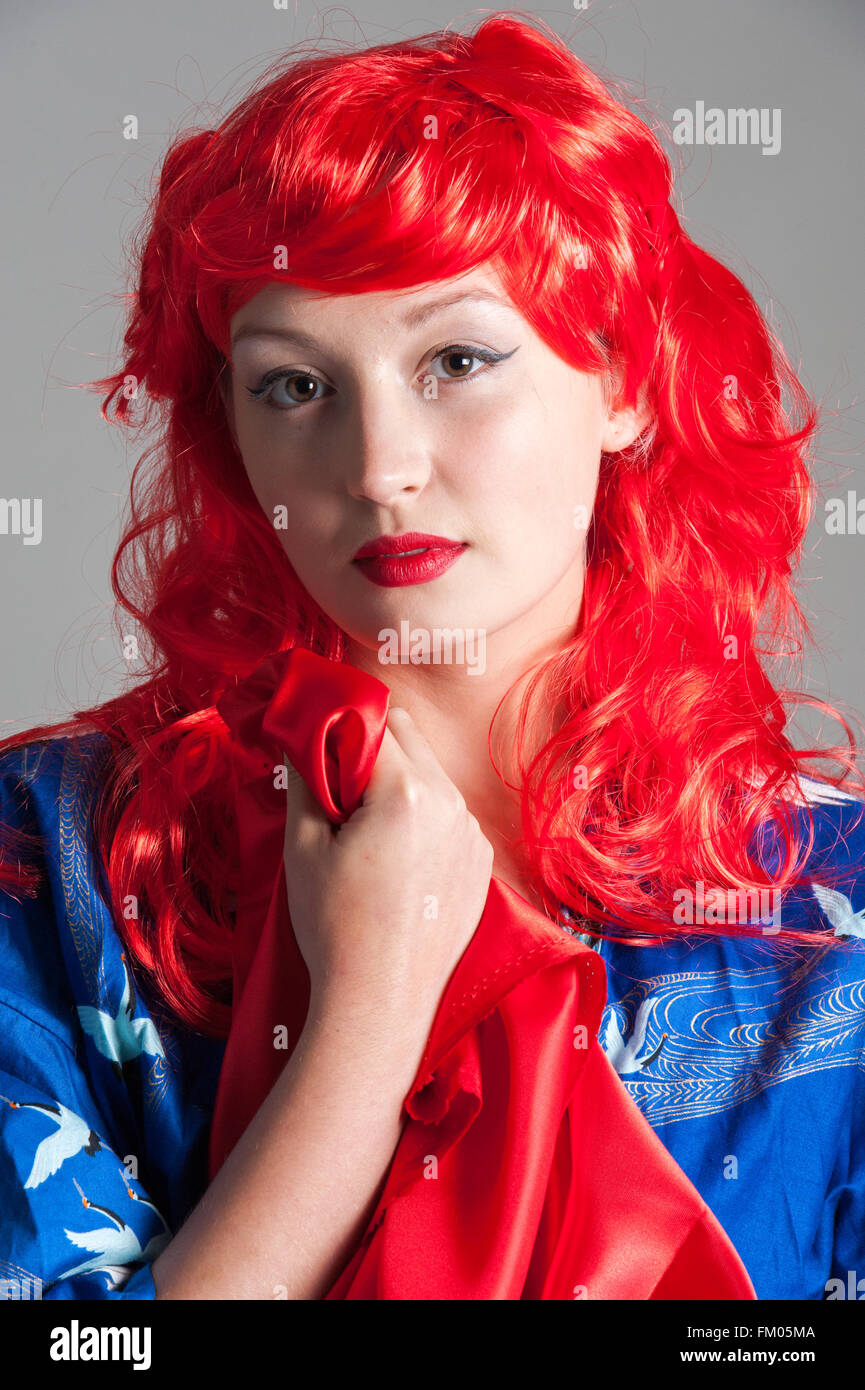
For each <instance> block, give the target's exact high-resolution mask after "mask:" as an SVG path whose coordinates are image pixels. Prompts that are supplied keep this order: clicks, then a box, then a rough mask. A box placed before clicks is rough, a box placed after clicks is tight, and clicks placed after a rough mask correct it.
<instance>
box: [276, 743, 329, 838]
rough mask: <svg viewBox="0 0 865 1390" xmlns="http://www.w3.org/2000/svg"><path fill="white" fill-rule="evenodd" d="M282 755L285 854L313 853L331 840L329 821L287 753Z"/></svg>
mask: <svg viewBox="0 0 865 1390" xmlns="http://www.w3.org/2000/svg"><path fill="white" fill-rule="evenodd" d="M282 756H283V765H284V768H285V773H284V781H285V849H286V852H287V853H291V852H293V851H296V850H300V851H301V852H307V851H309V850H314V849H315V848H316V847H317V846H319V845H321V844H322V843H323V842H324V841H325V840H329V839H330V837H331V833H332V827H331V823H330V820H329V818H328V816H327V815H326V814H325V811H324V809H323V808H322V806H321V805H320V803H319V802H318V800H317V799H316V798H315V797H314V796H313V794H312V792H311V791H310V789H309V787H308V786H307V784H306V782H305V781H304V779H303V777H301V775H300V773H299V772H298V770H297V768H296V767H294V766H293V765H292V763H291V762H289V759H288V757H287V756H286V754H285V752H284V751H283V755H282Z"/></svg>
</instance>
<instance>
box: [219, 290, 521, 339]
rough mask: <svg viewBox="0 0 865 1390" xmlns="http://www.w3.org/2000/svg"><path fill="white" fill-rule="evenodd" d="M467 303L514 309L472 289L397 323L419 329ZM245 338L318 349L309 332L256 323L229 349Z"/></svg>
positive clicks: (240, 332) (411, 312) (425, 306)
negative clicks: (273, 340) (444, 313)
mask: <svg viewBox="0 0 865 1390" xmlns="http://www.w3.org/2000/svg"><path fill="white" fill-rule="evenodd" d="M469 303H480V304H484V303H487V304H494V305H497V306H498V308H500V309H513V307H514V306H513V305H512V304H511V302H510V300H507V299H503V298H502V297H501V295H498V294H495V293H494V292H493V291H492V290H471V291H469V292H468V293H463V294H452V295H449V296H448V297H447V298H444V299H434V300H432V301H431V302H430V303H428V304H421V305H418V306H417V307H416V308H414V309H408V310H407V311H406V312H405V313H404V314H403V315H402V316H401V319H400V322H401V325H402V326H403V327H404V328H420V327H422V325H423V324H424V323H426V321H427V320H428V319H430V318H432V316H433V314H437V313H438V312H439V311H440V310H441V309H450V308H452V307H453V306H454V305H455V304H469ZM244 338H284V339H286V340H289V341H291V342H294V343H299V344H300V345H301V346H302V347H308V348H316V347H318V343H317V342H316V339H315V338H314V337H313V336H312V334H311V333H304V332H303V331H302V329H296V328H269V327H267V326H266V325H262V326H260V327H258V326H256V325H255V324H248V325H247V326H246V327H245V328H241V329H238V331H237V333H236V334H235V335H234V337H233V338H232V340H231V345H232V347H233V348H234V347H236V346H237V344H238V343H239V342H241V341H242V340H243V339H244Z"/></svg>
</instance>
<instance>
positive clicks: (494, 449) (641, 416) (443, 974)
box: [152, 267, 649, 1299]
mask: <svg viewBox="0 0 865 1390" xmlns="http://www.w3.org/2000/svg"><path fill="white" fill-rule="evenodd" d="M478 291H481V292H485V293H486V294H488V295H495V296H496V297H497V298H498V299H499V300H500V301H501V302H500V303H498V304H494V303H491V302H489V301H482V300H472V299H466V298H463V300H462V301H461V302H459V303H452V304H450V306H449V307H437V308H435V309H433V308H432V306H433V305H435V304H437V303H438V302H439V301H441V300H443V299H445V298H447V299H452V298H456V297H457V296H468V295H473V294H475V293H477V292H478ZM422 308H424V309H426V308H428V309H429V314H428V316H427V317H426V318H425V320H424V321H423V323H421V322H416V323H415V324H414V325H413V326H409V324H408V323H407V321H406V315H407V314H410V313H411V312H412V311H418V310H420V309H422ZM264 329H267V330H270V331H281V332H283V333H285V334H288V333H293V334H295V335H297V334H303V335H305V337H304V339H303V341H302V342H301V341H300V339H299V338H297V337H295V338H294V339H293V340H289V339H288V338H279V337H275V336H268V337H263V336H257V335H258V333H259V332H260V331H261V330H264ZM244 330H251V331H252V330H254V331H255V333H256V336H254V337H253V336H244V337H242V338H241V337H239V335H240V334H241V333H242V332H243V331H244ZM231 333H232V360H231V372H230V373H227V374H226V376H225V378H224V381H225V387H224V392H223V398H224V401H225V407H226V416H227V421H228V426H229V428H230V430H231V432H232V435H233V437H234V439H235V441H236V443H237V446H238V450H239V452H240V455H241V457H242V460H243V466H244V467H245V468H246V471H247V474H248V476H249V480H250V483H251V486H252V489H253V491H254V493H255V496H256V498H257V499H258V502H259V504H260V505H261V507H262V508H263V510H264V512H265V513H266V514H267V515H268V516H271V517H272V516H273V514H274V513H273V508H274V507H277V506H283V505H284V506H285V507H286V514H287V517H288V526H287V528H286V529H280V530H278V532H277V534H278V536H279V538H280V540H281V542H282V544H283V546H284V548H285V551H286V553H287V555H288V558H289V560H290V561H291V564H292V565H293V567H294V569H295V572H296V574H297V575H298V578H299V579H300V581H301V583H303V584H304V586H305V587H306V588H307V590H308V591H309V593H310V594H311V595H312V596H313V597H314V598H315V599H316V601H317V602H318V603H319V604H320V605H321V607H322V608H323V609H324V610H325V612H327V613H328V614H329V615H330V616H331V617H332V618H333V619H334V620H335V621H336V622H337V623H338V624H339V625H340V626H341V627H342V628H343V629H344V630H345V631H346V632H347V633H348V634H349V639H350V652H349V660H350V661H351V663H352V664H353V665H354V666H357V667H359V668H361V669H364V670H367V671H369V672H371V673H372V674H373V675H375V676H377V677H378V678H379V679H380V680H383V681H384V682H385V683H386V684H387V685H388V686H389V688H390V690H391V711H390V714H389V717H388V723H387V729H386V731H385V737H384V741H383V743H382V746H381V750H380V753H379V757H378V761H377V763H376V767H375V769H374V772H373V776H372V779H371V781H370V785H369V788H368V791H367V793H366V795H365V797H364V804H363V805H362V806H361V808H360V809H359V810H358V811H357V812H356V813H355V815H354V816H352V817H351V819H350V820H349V821H348V822H347V824H346V825H345V826H344V827H343V828H342V829H341V830H340V832H339V834H338V835H333V834H332V832H331V829H330V825H329V822H328V821H327V820H326V818H325V817H324V814H323V812H321V810H320V808H319V807H318V805H317V803H316V802H315V801H314V799H313V798H312V796H311V794H310V793H309V791H308V790H307V788H306V786H305V784H304V783H303V782H302V780H301V779H300V778H299V777H298V776H296V775H293V776H291V777H290V779H289V782H290V785H289V790H288V794H287V816H286V840H285V866H286V885H287V894H288V902H289V908H290V912H291V919H292V924H293V927H294V930H295V934H296V936H297V939H298V944H299V946H300V949H301V951H302V953H303V956H304V959H305V961H306V963H307V966H308V968H309V972H310V981H311V1004H310V1013H309V1017H308V1019H307V1023H306V1026H305V1028H304V1032H303V1035H302V1038H301V1041H300V1043H299V1044H298V1047H297V1048H296V1050H295V1052H294V1054H293V1055H292V1057H291V1058H290V1060H289V1062H288V1064H287V1065H286V1067H285V1069H284V1071H283V1073H282V1075H281V1076H280V1078H279V1080H278V1081H277V1083H276V1085H275V1086H274V1088H273V1090H272V1091H271V1093H270V1095H269V1096H268V1098H267V1100H266V1101H265V1102H264V1104H263V1105H262V1106H261V1108H260V1109H259V1111H258V1113H257V1115H256V1117H255V1119H254V1120H253V1122H252V1124H251V1125H250V1126H249V1128H248V1129H247V1130H246V1132H245V1133H244V1135H243V1136H242V1137H241V1139H240V1140H239V1142H238V1144H237V1145H236V1147H235V1149H234V1150H233V1151H232V1153H231V1154H230V1155H229V1157H228V1159H227V1160H226V1162H225V1164H224V1165H223V1167H222V1169H221V1170H220V1172H219V1173H218V1174H217V1176H216V1178H215V1180H214V1182H213V1183H212V1184H211V1186H210V1188H209V1189H208V1191H207V1192H206V1193H205V1195H204V1197H203V1198H202V1200H201V1202H199V1204H198V1206H197V1207H196V1208H195V1209H194V1210H193V1212H192V1213H191V1214H190V1216H189V1217H188V1218H187V1221H186V1222H185V1224H184V1226H183V1227H182V1228H181V1230H180V1231H179V1232H178V1234H177V1235H176V1236H175V1238H174V1240H173V1241H172V1242H171V1244H170V1245H169V1246H168V1247H167V1248H166V1250H165V1251H163V1252H162V1254H161V1255H160V1256H159V1258H158V1259H157V1260H156V1261H155V1262H154V1264H153V1267H152V1270H153V1277H154V1282H155V1285H156V1291H157V1297H158V1298H173V1299H174V1298H179V1299H186V1298H208V1299H219V1298H230V1299H237V1298H240V1299H249V1298H253V1299H255V1298H273V1297H280V1296H287V1297H288V1298H292V1299H316V1298H321V1297H322V1296H323V1295H324V1294H325V1293H326V1292H327V1290H328V1288H329V1287H330V1285H331V1284H332V1283H333V1281H334V1279H335V1278H336V1277H337V1275H338V1274H339V1272H340V1269H341V1268H342V1266H343V1265H344V1263H345V1260H346V1258H347V1257H348V1256H349V1255H350V1253H351V1251H352V1248H353V1245H354V1244H355V1243H356V1241H357V1239H358V1238H359V1236H360V1235H361V1234H362V1232H363V1230H364V1228H365V1226H366V1224H367V1222H368V1220H369V1217H370V1215H371V1213H372V1210H373V1209H374V1206H375V1202H376V1200H377V1197H378V1195H379V1193H380V1190H381V1185H382V1181H383V1178H384V1176H385V1174H386V1171H387V1168H388V1166H389V1164H390V1160H391V1158H392V1156H393V1152H394V1149H395V1147H396V1144H397V1142H398V1140H399V1135H400V1133H401V1129H402V1126H403V1123H404V1117H403V1115H402V1113H401V1106H402V1100H403V1098H404V1096H405V1094H406V1092H407V1091H408V1088H409V1086H410V1085H411V1082H412V1080H413V1079H414V1075H415V1072H416V1070H417V1066H418V1065H419V1062H420V1058H421V1055H422V1052H423V1048H424V1044H425V1042H426V1038H427V1036H428V1033H429V1029H430V1026H431V1024H432V1021H433V1018H434V1017H435V1013H436V1009H437V1007H438V1003H439V1000H440V998H441V995H442V993H443V990H444V987H445V985H446V984H447V981H448V978H449V977H450V975H451V974H452V972H453V969H454V967H455V966H456V964H457V962H458V961H459V959H460V956H461V955H462V954H463V952H464V950H465V948H466V946H467V945H468V942H469V941H470V939H471V937H472V935H473V934H474V931H475V929H476V927H477V924H478V921H479V920H480V916H481V913H482V911H483V905H484V901H485V899H486V894H487V890H488V886H489V879H490V874H491V873H494V874H495V875H496V876H497V877H498V878H501V879H503V880H505V881H506V882H508V883H510V884H511V885H512V886H513V887H515V888H516V889H517V891H519V892H520V893H522V895H523V896H524V897H525V898H527V899H528V900H529V901H530V902H533V903H535V904H536V905H537V904H538V902H539V900H538V897H537V894H536V892H535V890H534V888H533V887H532V885H531V883H530V882H529V880H528V877H527V874H526V871H525V867H524V865H523V863H522V862H521V860H520V857H519V855H518V853H517V852H516V851H515V849H514V848H513V845H512V840H513V837H514V836H515V834H516V832H517V830H518V825H519V817H518V801H517V796H516V793H509V792H508V791H507V790H506V789H505V788H504V787H503V785H502V783H501V781H500V780H499V778H498V777H497V776H496V774H495V772H494V770H493V768H492V766H491V765H490V762H489V757H488V753H487V732H488V728H489V724H490V720H491V719H492V716H493V713H494V711H495V709H496V706H497V705H498V703H499V700H500V699H501V697H502V696H503V695H504V694H505V692H506V691H507V690H508V689H509V688H510V687H511V686H513V685H514V682H517V681H518V680H519V678H520V677H521V676H522V675H523V673H525V672H526V671H527V670H528V669H529V668H530V667H531V666H532V665H533V663H535V662H536V661H538V660H540V659H541V658H543V657H544V656H546V655H548V654H550V653H552V652H554V651H556V650H558V649H559V648H560V647H561V646H562V645H563V643H564V642H565V641H566V640H567V638H568V637H569V635H570V634H571V632H572V630H573V627H574V624H575V622H576V619H577V616H578V613H579V606H580V601H581V598H582V585H583V575H584V543H585V530H584V529H581V528H580V527H578V526H575V525H574V516H575V509H576V508H584V509H585V510H586V512H587V513H588V514H589V515H590V514H591V508H592V504H593V501H594V497H595V491H596V487H597V479H598V469H599V465H600V456H601V452H602V451H607V452H615V451H616V450H619V449H623V448H625V447H626V446H627V445H628V444H630V443H631V442H632V441H633V440H634V439H635V438H636V436H637V435H638V434H639V433H640V432H641V431H642V430H643V429H644V428H645V426H646V425H647V423H648V418H649V417H648V413H647V411H646V409H645V407H644V406H641V407H639V408H637V409H628V408H621V409H615V408H612V407H611V405H610V404H609V399H610V394H611V393H610V390H609V389H607V390H605V386H606V387H608V388H609V385H610V384H609V383H605V381H604V379H603V378H602V377H600V376H589V375H586V374H584V373H581V372H579V371H577V370H576V369H575V368H573V367H571V366H570V365H569V364H568V363H566V362H564V361H563V360H562V359H561V358H560V357H559V356H558V355H557V354H556V353H555V352H553V350H552V349H551V348H549V347H548V346H547V344H546V343H545V342H544V341H543V340H542V339H541V338H540V337H539V336H538V335H537V334H536V333H535V331H534V330H533V328H532V327H531V325H530V324H529V323H528V322H527V321H526V320H525V319H524V318H523V316H522V315H521V314H520V313H519V311H518V310H517V309H516V307H515V306H514V305H513V304H511V303H510V301H509V300H507V297H506V295H505V293H504V290H503V288H502V286H501V282H500V281H499V279H498V277H497V276H496V275H495V274H494V273H493V271H492V270H490V269H489V268H486V267H484V268H481V269H478V270H476V271H473V272H471V273H470V274H469V275H466V276H463V277H460V278H459V279H458V280H453V281H446V282H438V283H436V284H432V285H427V286H424V287H421V288H420V289H412V290H410V291H399V292H376V293H372V294H364V295H351V296H347V295H340V296H330V295H321V294H316V293H314V292H312V291H307V290H302V289H299V288H298V287H295V286H290V285H286V284H279V285H272V286H268V287H267V288H266V289H265V290H263V291H261V292H260V293H259V294H257V295H256V296H255V298H254V299H251V300H250V301H248V302H247V303H246V304H245V305H244V306H243V307H242V308H241V309H240V310H239V311H238V312H237V313H236V314H235V315H234V317H233V318H232V321H231ZM454 346H456V347H457V348H459V349H462V350H463V351H462V352H461V353H457V354H456V356H454V353H453V348H454ZM473 348H480V349H483V350H485V351H488V350H491V351H493V352H495V353H502V354H507V353H510V354H511V356H509V357H507V358H506V360H503V361H500V362H498V363H497V364H496V365H492V366H487V365H486V364H485V362H484V361H482V360H480V359H472V358H471V349H473ZM444 349H450V352H445V351H444ZM460 359H461V361H460ZM466 359H469V363H468V365H466ZM275 369H279V370H284V371H285V372H286V376H285V377H283V378H281V379H279V380H277V381H276V382H275V383H274V384H273V385H272V387H271V391H270V396H271V404H268V403H267V401H266V400H254V399H253V398H252V397H251V396H250V395H249V392H248V390H247V388H252V389H255V388H258V387H259V386H260V385H261V379H262V377H264V375H265V374H266V373H270V372H271V371H274V370H275ZM292 374H293V375H292ZM431 376H432V377H434V378H436V382H437V386H436V387H434V388H432V389H430V386H429V380H430V377H431ZM469 378H476V379H473V380H469ZM315 383H318V384H315ZM406 531H419V532H428V533H432V534H436V535H441V536H446V537H449V538H452V539H454V540H458V541H462V542H467V549H466V550H465V551H464V553H463V554H462V555H461V556H460V558H459V560H458V561H457V563H456V564H455V565H453V566H452V567H451V568H450V569H449V570H447V571H446V572H445V573H444V574H442V575H439V576H438V577H437V578H435V579H433V580H431V581H427V582H426V583H422V584H417V585H412V586H408V587H399V588H382V587H379V586H376V585H374V584H372V583H371V582H370V581H369V580H368V579H367V578H366V577H365V576H364V575H363V574H362V573H360V572H359V571H358V569H357V567H356V566H353V565H352V563H351V561H352V557H353V556H354V554H355V552H356V551H357V549H358V547H359V546H360V545H362V544H363V543H364V542H366V541H369V540H371V539H373V538H374V537H376V536H378V535H380V534H382V533H386V534H388V535H394V534H400V533H403V532H406ZM401 619H408V620H409V621H410V623H411V626H412V627H413V628H418V627H426V628H445V627H449V628H463V629H469V628H471V629H479V628H482V629H484V630H485V632H486V664H485V669H484V671H483V673H482V674H469V673H468V671H467V670H466V669H465V668H460V667H458V666H454V665H445V664H442V665H434V664H428V665H422V666H414V665H398V666H394V665H382V664H381V663H380V662H379V660H378V651H379V642H378V633H379V631H380V630H381V629H383V628H386V627H393V628H397V629H398V628H399V624H400V620H401ZM514 703H515V702H514V701H513V700H512V701H510V702H509V703H508V705H506V707H505V709H504V710H503V711H502V712H501V713H500V715H499V718H498V721H497V725H496V729H497V733H498V732H499V731H501V734H500V737H501V740H502V742H501V744H500V745H494V746H501V747H502V748H506V747H507V742H508V738H509V735H510V731H511V729H512V722H511V721H512V718H513V707H514ZM499 761H500V765H501V759H499ZM507 770H508V769H507V765H505V771H507ZM395 844H398V845H399V855H398V856H396V855H394V852H393V846H394V845H395ZM431 893H432V894H434V895H435V896H436V897H437V899H438V913H439V915H438V918H437V919H436V920H434V921H429V920H425V919H424V916H423V912H422V905H423V904H424V902H425V900H426V898H427V895H429V894H431ZM346 904H351V908H350V910H347V909H346V906H345V905H346Z"/></svg>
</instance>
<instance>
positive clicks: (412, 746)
mask: <svg viewBox="0 0 865 1390" xmlns="http://www.w3.org/2000/svg"><path fill="white" fill-rule="evenodd" d="M387 726H388V728H389V729H390V731H391V733H392V734H393V736H394V738H395V740H396V742H397V743H398V744H399V746H400V748H401V749H402V751H403V753H404V754H405V756H406V757H407V758H408V760H409V762H411V763H413V764H414V766H415V767H416V768H417V769H418V771H420V772H424V773H426V774H428V775H429V776H435V775H438V776H439V777H441V776H442V775H443V774H444V768H443V767H442V765H441V763H440V762H439V760H438V758H437V757H436V755H435V751H434V750H433V746H432V744H431V743H430V742H429V740H428V739H427V738H426V736H425V735H424V734H423V733H422V732H421V730H420V729H419V728H418V726H417V724H416V723H415V722H414V720H413V719H412V717H411V715H410V714H409V712H408V710H407V709H403V708H402V707H401V706H399V705H397V706H396V707H395V708H393V709H391V710H389V711H388V725H387Z"/></svg>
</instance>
